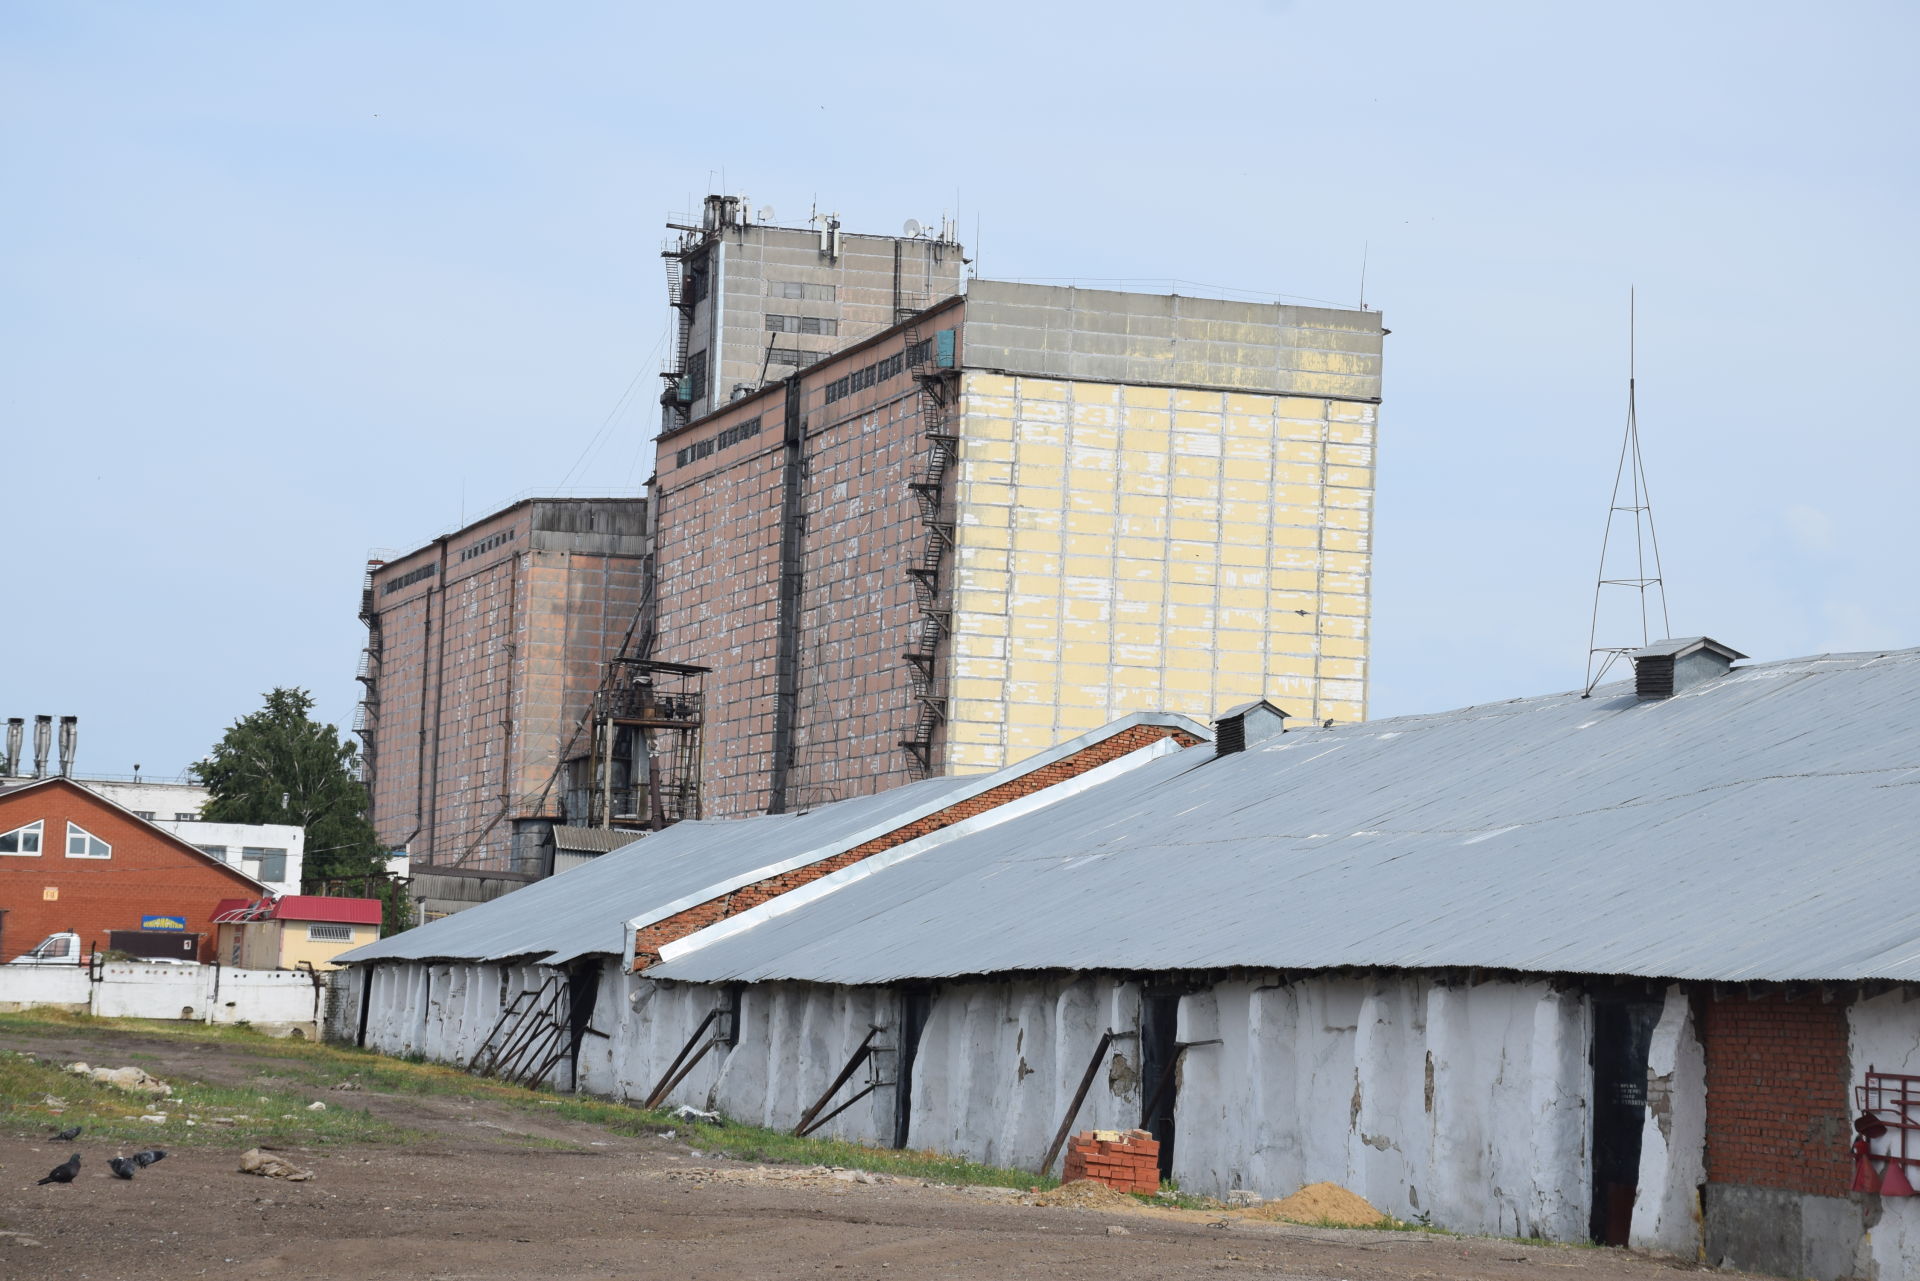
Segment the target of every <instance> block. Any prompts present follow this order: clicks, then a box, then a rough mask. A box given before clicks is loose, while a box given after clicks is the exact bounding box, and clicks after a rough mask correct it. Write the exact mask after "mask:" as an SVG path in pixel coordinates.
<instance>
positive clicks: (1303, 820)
mask: <svg viewBox="0 0 1920 1281" xmlns="http://www.w3.org/2000/svg"><path fill="white" fill-rule="evenodd" d="M1737 657H1738V655H1737V653H1735V651H1733V650H1731V649H1728V648H1727V647H1725V646H1723V645H1718V644H1716V643H1714V642H1711V641H1708V640H1707V639H1706V638H1694V639H1693V640H1690V641H1688V642H1685V643H1680V644H1671V643H1670V644H1667V645H1663V646H1655V647H1652V648H1650V649H1649V650H1647V651H1645V652H1643V653H1642V654H1641V655H1639V656H1637V659H1636V673H1635V676H1636V679H1635V681H1634V682H1629V683H1626V684H1623V685H1612V686H1603V687H1601V688H1600V689H1598V690H1596V691H1595V692H1594V694H1593V696H1592V697H1591V698H1582V697H1581V696H1580V695H1578V694H1563V695H1553V696H1546V697H1535V698H1523V699H1516V700H1513V701H1511V702H1507V703H1500V704H1494V705H1489V706H1481V707H1471V708H1465V709H1461V710H1459V711H1454V712H1448V713H1442V714H1438V715H1431V716H1409V717H1398V718H1393V719H1390V720H1385V721H1378V722H1373V723H1370V724H1364V725H1336V726H1335V727H1332V728H1322V727H1321V726H1320V725H1319V724H1317V723H1310V724H1306V725H1300V724H1298V718H1292V717H1287V718H1283V717H1282V716H1281V715H1280V714H1279V710H1278V709H1273V708H1271V707H1269V706H1260V705H1255V706H1253V707H1250V708H1246V709H1241V710H1239V711H1237V712H1236V714H1235V715H1233V716H1231V717H1227V718H1223V720H1222V722H1221V723H1220V724H1219V725H1218V726H1217V732H1216V735H1215V741H1214V742H1213V743H1212V744H1197V745H1194V746H1191V747H1187V748H1185V749H1183V750H1178V751H1162V752H1160V753H1158V754H1156V755H1154V756H1153V757H1152V758H1151V759H1147V760H1144V761H1143V762H1141V763H1139V764H1137V765H1136V766H1135V767H1133V768H1131V769H1129V770H1128V771H1127V772H1126V773H1125V775H1124V776H1122V777H1118V778H1098V779H1095V778H1093V777H1092V776H1091V775H1090V776H1088V785H1084V786H1082V787H1079V788H1077V789H1074V790H1072V791H1071V792H1070V793H1063V794H1061V795H1059V796H1058V798H1057V799H1054V800H1053V801H1052V802H1051V803H1049V804H1046V805H1043V806H1035V807H1033V808H1030V809H1025V810H1022V811H1019V812H1017V813H1014V814H1011V815H1009V816H1007V817H1006V819H1005V821H1004V822H1002V823H1000V824H998V825H997V826H995V827H994V829H993V830H992V831H990V832H973V831H964V832H960V833H957V834H955V835H953V836H952V837H951V838H949V839H946V840H938V841H926V842H924V843H919V842H910V843H909V844H907V845H905V846H902V847H900V848H899V849H898V850H897V851H893V852H892V856H891V857H889V858H886V859H877V858H876V859H867V860H864V861H861V862H858V863H855V864H851V865H849V866H846V867H843V868H840V869H838V870H837V871H835V872H834V873H833V874H831V875H830V876H826V877H822V878H820V879H818V880H816V881H814V882H811V883H809V884H807V885H804V886H800V887H797V888H795V889H793V890H792V891H791V892H789V893H787V894H784V895H781V896H778V897H774V898H771V899H769V900H767V901H765V902H763V903H760V904H757V905H755V906H751V907H748V908H747V909H746V910H744V911H740V912H737V913H733V914H730V915H728V916H726V917H725V918H724V919H721V920H718V921H716V922H715V923H713V924H711V925H708V926H706V927H704V928H702V929H699V930H697V931H695V932H693V933H690V934H686V935H684V936H682V937H679V938H676V939H672V940H668V941H665V942H663V943H661V944H660V945H659V946H658V947H657V948H655V949H652V950H651V951H649V950H648V949H645V948H642V947H640V946H638V941H637V940H638V936H637V934H636V933H635V930H634V928H633V922H634V920H635V919H638V918H629V919H628V920H627V921H625V922H619V921H615V920H613V919H610V918H607V919H599V920H597V921H591V920H588V919H586V918H576V919H575V920H574V921H573V922H572V924H573V925H574V926H575V927H576V933H581V934H597V935H598V936H599V938H600V941H599V942H598V943H597V944H596V946H598V947H609V946H613V945H614V944H613V943H612V941H611V940H612V935H613V933H614V931H615V930H620V931H621V932H622V939H621V942H620V944H619V946H620V947H621V948H622V949H623V950H624V951H625V952H626V954H627V955H626V962H625V964H624V966H622V965H614V964H608V965H604V966H602V967H600V969H599V973H598V975H597V977H596V978H595V979H594V980H593V981H594V983H595V984H596V985H597V989H598V994H599V1004H598V1005H597V1006H596V1007H595V1008H596V1013H595V1015H594V1024H595V1030H597V1031H600V1032H603V1033H604V1034H605V1036H604V1038H593V1039H592V1044H593V1046H594V1047H595V1048H594V1049H593V1050H592V1057H591V1062H592V1064H593V1066H592V1068H591V1070H589V1071H587V1072H586V1073H585V1075H584V1076H583V1078H582V1080H581V1082H580V1084H581V1085H582V1086H583V1087H585V1088H592V1089H599V1090H603V1091H605V1092H608V1093H614V1094H619V1095H624V1096H626V1097H630V1098H636V1099H642V1100H645V1099H654V1100H667V1101H674V1102H690V1103H694V1104H696V1105H698V1106H718V1107H719V1108H721V1109H722V1110H723V1111H725V1112H727V1113H728V1114H729V1115H732V1116H736V1117H738V1118H740V1119H743V1120H748V1121H753V1122H758V1123H763V1124H771V1125H781V1126H793V1125H795V1124H797V1123H798V1122H799V1121H800V1119H801V1118H802V1117H803V1116H807V1115H809V1114H811V1115H814V1116H819V1115H823V1114H824V1115H827V1116H829V1117H830V1118H831V1119H830V1120H829V1121H828V1122H827V1123H826V1124H825V1125H824V1126H823V1127H822V1128H821V1130H820V1132H821V1133H824V1134H831V1135H834V1136H836V1137H842V1138H848V1139H854V1140H860V1141H864V1142H870V1143H883V1144H884V1143H897V1144H908V1143H910V1144H911V1145H913V1146H915V1147H930V1148H934V1149H937V1150H942V1151H949V1152H954V1153H959V1154H963V1155H966V1156H969V1157H973V1158H976V1159H981V1160H987V1161H992V1162H995V1163H999V1164H1006V1165H1016V1166H1026V1167H1028V1168H1034V1169H1039V1168H1041V1167H1042V1166H1043V1164H1045V1163H1047V1162H1048V1160H1049V1157H1050V1148H1051V1147H1052V1146H1053V1145H1054V1142H1055V1136H1056V1135H1058V1134H1059V1133H1061V1132H1063V1131H1064V1130H1066V1129H1068V1128H1070V1127H1071V1128H1083V1127H1085V1126H1088V1125H1093V1126H1101V1127H1112V1128H1128V1127H1131V1126H1134V1125H1141V1124H1144V1125H1145V1126H1146V1127H1147V1128H1149V1129H1151V1130H1153V1131H1154V1133H1155V1135H1156V1136H1157V1137H1158V1138H1160V1140H1161V1142H1162V1149H1161V1150H1162V1154H1163V1159H1164V1161H1165V1168H1166V1170H1167V1172H1168V1173H1169V1174H1170V1175H1172V1176H1174V1177H1177V1178H1178V1179H1179V1181H1180V1184H1181V1186H1182V1187H1184V1188H1187V1189H1191V1190H1196V1191H1203V1192H1211V1193H1215V1194H1221V1193H1224V1192H1226V1191H1229V1190H1231V1189H1235V1188H1244V1189H1250V1190H1252V1191H1254V1192H1257V1193H1262V1194H1268V1195H1282V1194H1286V1193H1289V1192H1291V1191H1293V1190H1294V1189H1296V1188H1298V1187H1299V1186H1301V1185H1302V1184H1305V1183H1309V1182H1314V1181H1318V1180H1323V1179H1325V1180H1333V1181H1336V1182H1339V1183H1342V1184H1344V1185H1346V1186H1347V1187H1349V1188H1352V1189H1353V1190H1354V1191H1356V1192H1359V1193H1360V1194H1362V1195H1364V1196H1366V1197H1367V1198H1368V1199H1369V1200H1371V1201H1372V1202H1373V1203H1374V1204H1376V1205H1379V1206H1381V1207H1382V1208H1383V1209H1385V1210H1387V1211H1389V1212H1391V1213H1393V1214H1396V1215H1399V1216H1401V1217H1404V1218H1414V1217H1418V1216H1422V1215H1424V1216H1429V1217H1430V1219H1431V1221H1432V1222H1433V1223H1435V1224H1436V1225H1439V1226H1442V1227H1446V1228H1450V1229H1454V1230H1459V1231H1468V1232H1490V1233H1499V1234H1503V1235H1519V1236H1534V1235H1537V1236H1543V1237H1547V1238H1551V1239H1556V1240H1584V1239H1597V1240H1602V1241H1610V1242H1611V1241H1625V1242H1631V1243H1633V1244H1635V1245H1639V1246H1643V1247H1648V1248H1657V1249H1663V1250H1669V1251H1673V1252H1676V1253H1679V1254H1681V1255H1683V1256H1686V1257H1690V1258H1698V1259H1700V1260H1702V1261H1705V1262H1708V1263H1711V1264H1715V1265H1720V1264H1726V1265H1730V1266H1739V1267H1748V1268H1755V1269H1760V1270H1766V1271H1773V1272H1778V1273H1782V1274H1785V1275H1790V1276H1811V1277H1819V1278H1839V1277H1852V1276H1869V1275H1879V1276H1897V1275H1910V1274H1912V1273H1913V1272H1914V1271H1916V1270H1917V1269H1920V1202H1916V1201H1915V1200H1914V1199H1913V1198H1912V1197H1910V1196H1907V1195H1904V1192H1905V1190H1906V1187H1907V1185H1908V1184H1910V1183H1911V1182H1913V1178H1912V1177H1910V1176H1914V1175H1916V1174H1920V1169H1916V1167H1920V1139H1917V1138H1916V1135H1920V1125H1916V1123H1915V1121H1914V1119H1913V1115H1912V1112H1911V1110H1910V1109H1911V1108H1912V1106H1913V1105H1914V1103H1915V1102H1916V1101H1920V1097H1917V1096H1916V1095H1915V1094H1914V1093H1913V1090H1914V1083H1915V1082H1916V1081H1920V1012H1916V1011H1920V1007H1916V1006H1915V1005H1913V1004H1912V1003H1911V1002H1910V999H1909V998H1910V997H1911V996H1912V995H1913V994H1914V993H1915V992H1916V991H1920V902H1917V901H1915V900H1914V896H1913V895H1912V894H1910V893H1908V892H1906V891H1905V890H1904V889H1903V888H1902V887H1903V886H1904V885H1905V884H1906V878H1905V872H1906V859H1905V855H1906V854H1907V853H1908V852H1909V851H1910V850H1911V847H1912V836H1911V833H1912V832H1913V830H1914V829H1915V826H1916V823H1920V787H1916V780H1920V727H1916V722H1915V720H1914V718H1913V716H1912V715H1911V712H1912V709H1913V707H1914V706H1915V705H1916V702H1917V701H1920V651H1915V650H1908V651H1901V652H1894V653H1878V654H1854V655H1831V656H1823V657H1818V658H1811V659H1801V660H1793V661H1786V662H1773V663H1757V664H1752V665H1749V666H1743V667H1734V666H1731V663H1732V662H1733V660H1734V659H1736V658H1737ZM919 786H927V785H926V784H922V785H919ZM880 799H881V798H880V797H874V798H869V799H867V800H862V801H858V802H848V803H847V804H848V805H858V806H871V805H873V804H874V803H875V802H877V801H879V800H880ZM839 808H840V807H838V806H828V807H825V808H823V809H821V810H817V811H814V813H813V814H812V815H809V816H808V818H809V819H819V820H821V821H825V820H824V819H823V818H822V816H827V815H831V814H833V813H834V812H835V811H836V810H838V809H839ZM867 817H868V818H872V813H871V811H868V812H867ZM765 821H768V820H753V822H765ZM803 821H804V820H803ZM738 826H742V825H740V824H724V823H722V824H702V825H698V827H697V828H688V829H686V836H685V837H684V838H683V839H685V840H687V841H689V842H692V841H695V840H696V839H698V840H703V841H710V842H716V843H717V842H721V841H724V840H725V839H726V837H725V832H726V831H727V829H728V828H730V827H738ZM694 848H695V847H694V846H693V845H691V844H690V845H689V846H688V850H689V851H690V852H691V851H693V849H694ZM780 848H781V847H780V846H779V845H778V843H777V842H773V843H770V845H769V852H770V853H773V854H777V853H778V851H779V849H780ZM569 875H576V873H570V874H569ZM562 879H563V880H564V878H562ZM614 906H617V905H614ZM404 937H405V936H403V938H404ZM398 941H400V940H394V942H398ZM533 945H534V946H549V947H550V946H551V944H543V943H542V942H540V941H537V940H536V941H535V942H534V944H533ZM383 946H384V945H383ZM578 951H579V945H578V944H577V943H570V944H569V945H568V946H567V947H565V948H560V949H555V950H554V951H552V952H550V953H548V955H549V956H551V957H554V958H557V959H564V958H565V957H567V956H571V955H575V954H577V953H578ZM655 955H657V957H658V960H657V961H656V960H655V959H654V956H655ZM508 959H509V958H505V957H494V958H492V960H491V961H490V962H489V964H493V965H495V967H496V968H498V965H500V964H504V963H505V962H506V961H507V960H508ZM510 959H511V960H512V961H513V962H514V963H515V964H518V965H522V966H526V967H529V970H530V971H531V970H537V969H538V967H539V963H540V960H541V957H540V956H536V955H532V954H531V953H523V954H521V955H519V956H516V957H514V958H510ZM380 968H381V969H382V970H383V971H390V972H388V973H384V974H382V975H380V976H378V977H376V978H375V979H374V980H373V981H372V982H371V984H370V987H368V988H363V989H361V990H362V991H370V992H371V994H372V996H373V1000H372V1001H371V1002H367V1003H363V1004H362V1006H361V1008H362V1009H364V1010H365V1011H366V1012H367V1016H368V1018H369V1021H368V1023H367V1028H368V1039H369V1043H370V1044H380V1045H382V1046H383V1047H387V1046H391V1045H397V1044H412V1045H415V1046H418V1045H422V1044H426V1043H427V1042H428V1039H429V1038H431V1037H433V1036H434V1035H436V1032H435V1029H438V1028H442V1027H444V1026H446V1023H445V1020H446V1018H447V1014H446V1012H445V1011H446V1009H447V1004H446V1001H445V1000H444V999H442V998H441V994H443V993H444V992H445V991H446V990H447V985H449V984H451V983H455V982H466V981H468V980H469V979H470V977H471V975H473V974H477V973H479V972H480V971H481V970H482V969H484V968H485V967H484V966H463V965H447V964H443V965H435V964H432V963H430V962H428V961H427V960H426V959H424V958H422V959H414V960H407V961H399V960H397V959H396V960H395V961H392V962H389V963H388V964H386V965H382V966H381V967H380ZM456 973H459V974H461V975H463V976H464V977H462V978H459V979H456V978H455V975H456ZM516 981H518V980H516ZM501 995H502V996H503V997H504V996H509V995H510V993H505V992H503V993H502V994H501ZM479 1004H480V1005H481V1006H485V1005H486V1004H487V1002H484V1001H483V1002H480V1003H479ZM582 1061H583V1062H587V1061H588V1060H584V1059H583V1060H582ZM689 1063H691V1066H689ZM849 1067H851V1068H852V1069H854V1070H852V1071H850V1072H849V1071H847V1069H848V1068H849ZM676 1074H677V1079H676ZM555 1075H556V1076H559V1074H558V1073H556V1074H555ZM561 1079H563V1080H564V1078H563V1077H562V1078H561ZM1083 1091H1084V1102H1081V1103H1079V1104H1078V1105H1077V1107H1076V1106H1075V1100H1076V1098H1077V1097H1079V1096H1080V1094H1081V1093H1082V1092H1083ZM1863 1113H1870V1114H1871V1117H1870V1118H1869V1120H1868V1121H1867V1122H1866V1123H1864V1124H1863V1125H1862V1126H1861V1127H1860V1128H1859V1129H1858V1130H1856V1127H1855V1125H1854V1124H1853V1121H1854V1118H1855V1117H1856V1116H1857V1115H1860V1114H1863ZM1857 1134H1859V1135H1863V1136H1865V1137H1863V1138H1861V1139H1860V1140H1859V1142H1860V1144H1861V1150H1856V1149H1855V1148H1854V1142H1855V1140H1856V1135H1857Z"/></svg>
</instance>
